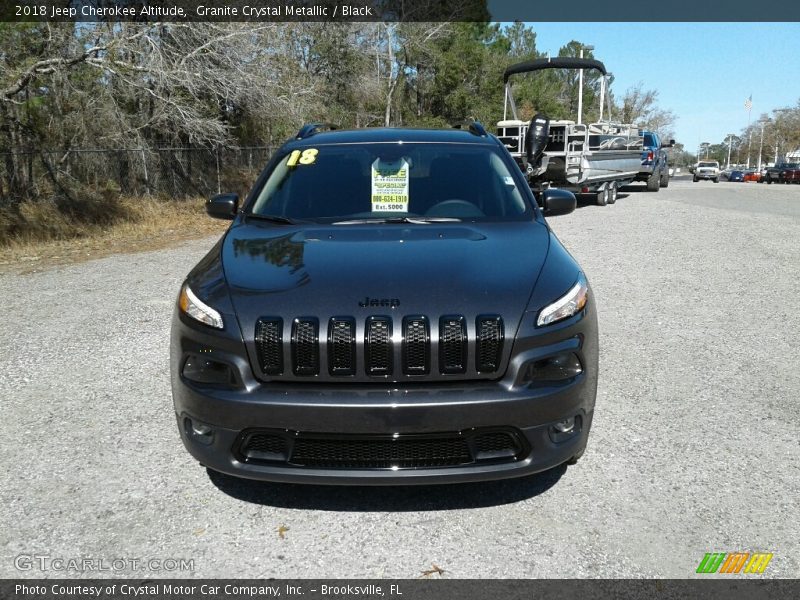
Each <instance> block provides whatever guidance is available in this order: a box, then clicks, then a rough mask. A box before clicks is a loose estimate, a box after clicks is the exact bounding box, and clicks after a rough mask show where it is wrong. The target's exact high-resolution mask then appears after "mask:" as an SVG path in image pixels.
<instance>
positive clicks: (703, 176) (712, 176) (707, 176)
mask: <svg viewBox="0 0 800 600" xmlns="http://www.w3.org/2000/svg"><path fill="white" fill-rule="evenodd" d="M695 177H697V178H698V179H717V178H718V177H719V173H695Z"/></svg>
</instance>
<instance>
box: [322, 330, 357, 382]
mask: <svg viewBox="0 0 800 600" xmlns="http://www.w3.org/2000/svg"><path fill="white" fill-rule="evenodd" d="M328 370H329V371H330V374H331V375H341V376H346V375H355V372H356V322H355V319H353V318H351V317H339V318H336V317H335V318H333V319H331V321H330V323H329V325H328Z"/></svg>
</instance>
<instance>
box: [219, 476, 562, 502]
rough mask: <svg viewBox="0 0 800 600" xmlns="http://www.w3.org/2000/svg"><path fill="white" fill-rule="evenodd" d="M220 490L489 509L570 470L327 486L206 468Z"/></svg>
mask: <svg viewBox="0 0 800 600" xmlns="http://www.w3.org/2000/svg"><path fill="white" fill-rule="evenodd" d="M206 471H207V473H208V477H209V479H210V480H211V482H212V483H213V484H214V485H215V486H217V488H219V490H220V491H222V492H224V493H225V494H227V495H229V496H231V497H232V498H236V499H237V500H242V501H244V502H251V503H253V504H263V505H267V506H273V507H277V508H300V509H308V510H330V511H341V512H371V511H378V512H387V511H388V512H407V511H435V510H453V509H464V508H485V507H489V506H501V505H503V504H513V503H515V502H521V501H523V500H528V499H530V498H535V497H536V496H538V495H540V494H543V493H544V492H546V491H547V490H549V489H550V488H551V487H553V486H554V485H555V484H556V483H557V482H558V480H559V479H561V476H562V475H563V474H564V473H566V471H567V466H566V465H561V466H558V467H555V468H553V469H550V470H548V471H544V472H543V473H537V474H536V475H530V476H528V477H522V478H518V479H505V480H501V481H489V482H483V483H457V484H450V485H420V486H327V485H298V484H288V483H269V482H263V481H253V480H249V479H240V478H238V477H232V476H230V475H226V474H224V473H219V472H217V471H212V470H211V469H206Z"/></svg>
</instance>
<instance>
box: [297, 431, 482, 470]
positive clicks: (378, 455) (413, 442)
mask: <svg viewBox="0 0 800 600" xmlns="http://www.w3.org/2000/svg"><path fill="white" fill-rule="evenodd" d="M472 462H473V459H472V455H471V454H470V451H469V446H468V445H467V442H466V440H465V439H464V438H462V437H460V436H459V437H455V436H453V437H441V438H433V437H425V438H402V437H400V438H397V439H391V438H385V437H384V438H377V439H369V438H360V439H359V438H346V437H342V438H338V439H337V438H326V439H315V438H299V439H297V440H295V442H294V448H293V450H292V455H291V458H290V459H289V463H290V464H293V465H297V466H303V467H317V468H332V469H390V468H392V467H397V468H422V467H447V466H456V465H463V464H469V463H472Z"/></svg>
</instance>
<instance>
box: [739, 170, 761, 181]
mask: <svg viewBox="0 0 800 600" xmlns="http://www.w3.org/2000/svg"><path fill="white" fill-rule="evenodd" d="M742 181H755V182H760V181H761V172H760V171H755V170H753V169H750V170H749V171H744V174H743V176H742Z"/></svg>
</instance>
